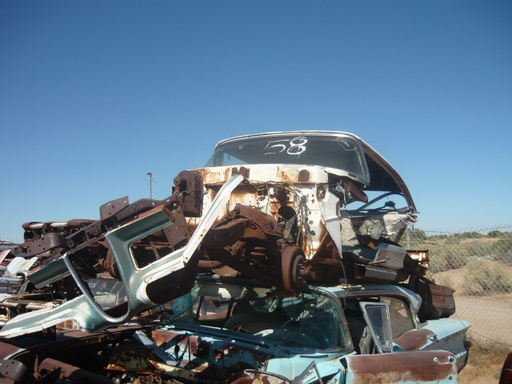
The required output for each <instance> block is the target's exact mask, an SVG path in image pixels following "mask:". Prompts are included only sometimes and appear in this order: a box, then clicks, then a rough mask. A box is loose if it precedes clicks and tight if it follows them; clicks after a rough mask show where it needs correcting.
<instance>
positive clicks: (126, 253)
mask: <svg viewBox="0 0 512 384" xmlns="http://www.w3.org/2000/svg"><path fill="white" fill-rule="evenodd" d="M242 180H243V177H242V176H241V175H235V176H233V177H232V178H231V179H230V180H229V181H228V182H227V183H226V184H224V186H223V187H222V188H221V190H220V191H219V194H218V195H217V197H216V198H215V200H214V201H213V203H212V205H210V207H209V209H208V211H207V212H206V213H205V215H204V216H203V219H202V220H201V222H200V223H199V226H198V227H197V228H196V230H195V231H194V233H193V234H192V236H191V238H190V240H189V242H188V244H187V245H186V246H185V247H183V248H180V249H178V250H176V251H174V252H172V253H170V254H169V255H166V256H164V257H162V258H161V259H159V260H157V261H155V262H153V263H151V264H150V265H148V266H146V267H144V268H142V269H139V268H138V267H137V265H136V262H135V260H134V259H133V256H132V254H131V251H130V246H131V244H132V243H133V242H134V241H136V240H138V239H141V238H143V237H145V236H147V235H149V234H151V233H153V232H155V231H157V230H160V229H162V228H165V227H166V226H169V225H171V224H172V222H171V221H170V217H169V210H168V209H166V208H165V207H164V206H158V207H156V208H154V209H152V210H150V211H148V212H146V213H144V214H142V215H140V216H139V217H138V218H137V219H136V220H134V221H132V222H129V223H127V224H124V225H123V226H121V227H119V228H116V229H115V230H113V231H111V232H109V233H108V234H107V235H106V238H107V241H108V243H109V245H110V248H111V250H112V252H113V253H114V256H115V258H116V262H117V265H118V268H119V272H120V275H121V279H122V281H123V283H124V284H125V285H126V288H127V292H128V308H127V310H126V312H125V313H124V314H122V315H120V316H111V315H109V314H107V313H106V312H105V311H104V310H103V309H102V308H101V307H100V306H99V305H98V304H97V303H96V302H95V301H94V297H93V296H92V295H91V293H90V291H89V290H88V289H87V286H86V284H85V283H84V282H83V281H82V279H81V278H80V276H79V275H78V273H77V272H76V271H75V269H74V268H73V266H72V264H71V261H70V260H69V258H68V256H67V255H66V254H64V255H62V256H61V257H60V260H61V261H63V262H64V263H65V265H66V267H67V269H68V270H69V272H70V273H71V275H72V277H73V279H74V280H75V282H76V284H77V286H78V287H79V288H80V290H81V291H82V295H81V296H78V297H77V298H75V299H72V300H69V301H67V302H65V303H63V304H62V305H60V306H58V307H56V308H54V309H50V310H39V311H33V312H29V313H24V314H21V315H18V316H16V317H15V318H13V319H12V320H10V321H8V322H7V323H6V324H5V325H4V327H3V328H2V330H1V331H0V337H15V336H19V335H23V334H27V333H32V332H37V331H40V330H43V329H46V328H49V327H52V326H55V325H57V324H59V323H61V322H64V321H67V320H71V319H75V320H76V321H77V322H78V323H79V324H80V325H81V326H82V327H83V328H84V329H86V330H88V331H97V330H101V329H104V328H107V327H109V326H112V325H117V324H122V323H124V322H126V321H128V320H129V319H131V318H132V317H133V316H135V315H137V314H138V313H140V312H141V311H143V310H144V309H147V308H149V307H151V306H152V305H154V304H162V303H164V302H165V301H168V300H171V299H173V298H176V297H178V296H180V295H182V294H184V293H185V292H186V291H187V289H186V287H184V286H183V284H184V283H185V282H187V281H189V282H190V284H192V283H193V276H191V277H190V278H188V279H186V278H183V276H181V275H180V274H177V275H176V274H173V273H175V272H180V271H182V270H185V271H183V272H184V273H185V274H187V273H188V271H186V269H187V268H192V269H193V268H195V267H194V265H193V263H192V260H191V259H192V257H193V255H194V252H195V251H196V249H197V248H198V247H199V244H200V243H201V241H202V239H203V238H204V236H205V235H206V233H207V232H208V230H209V229H210V228H211V227H212V225H213V224H214V223H215V221H216V220H217V218H218V217H219V215H220V214H221V213H222V212H223V210H224V209H225V204H226V202H227V201H228V200H229V197H230V194H231V192H232V191H233V189H235V188H236V186H237V185H239V184H240V183H241V182H242ZM161 288H165V293H164V295H163V296H161ZM155 300H158V302H155Z"/></svg>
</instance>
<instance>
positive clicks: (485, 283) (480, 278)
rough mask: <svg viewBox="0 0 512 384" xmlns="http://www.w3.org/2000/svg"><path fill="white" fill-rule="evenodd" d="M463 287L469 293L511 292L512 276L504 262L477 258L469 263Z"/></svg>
mask: <svg viewBox="0 0 512 384" xmlns="http://www.w3.org/2000/svg"><path fill="white" fill-rule="evenodd" d="M462 289H463V291H464V293H466V294H468V295H490V294H493V293H511V292H512V276H510V275H509V274H507V272H506V270H505V269H504V268H503V264H501V263H498V262H496V263H493V262H490V261H488V260H485V259H482V258H476V259H474V260H472V261H471V262H469V263H468V271H467V273H466V275H465V276H464V282H463V285H462Z"/></svg>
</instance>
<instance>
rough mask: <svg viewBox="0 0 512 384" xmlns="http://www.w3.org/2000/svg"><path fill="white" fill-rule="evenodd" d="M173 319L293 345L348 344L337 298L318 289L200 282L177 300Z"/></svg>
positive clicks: (314, 346)
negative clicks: (283, 292) (293, 292)
mask: <svg viewBox="0 0 512 384" xmlns="http://www.w3.org/2000/svg"><path fill="white" fill-rule="evenodd" d="M173 313H174V315H175V318H174V320H184V321H188V322H193V323H195V324H199V325H205V326H209V327H216V328H221V329H225V330H230V331H237V332H242V333H244V334H252V335H254V336H257V337H261V338H264V339H265V340H269V341H272V342H276V343H280V344H284V345H288V346H290V347H299V348H313V349H339V348H344V347H346V346H347V344H348V342H347V335H346V333H345V331H344V328H343V321H342V319H340V318H339V311H338V310H337V306H336V301H335V299H333V298H331V297H328V296H325V295H322V294H319V293H318V292H316V291H312V292H303V293H301V294H300V295H298V296H294V297H279V296H277V295H276V293H275V291H274V290H272V289H270V288H259V287H251V286H239V285H235V286H227V285H217V284H211V283H204V282H202V283H199V284H198V285H197V286H196V287H195V288H194V290H193V291H192V292H191V293H190V294H187V295H185V296H183V297H181V298H179V299H177V300H176V301H175V302H174V303H173Z"/></svg>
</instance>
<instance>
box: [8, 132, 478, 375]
mask: <svg viewBox="0 0 512 384" xmlns="http://www.w3.org/2000/svg"><path fill="white" fill-rule="evenodd" d="M170 192H171V195H170V196H169V197H168V198H165V199H163V200H153V199H142V200H138V201H135V202H133V203H131V202H130V201H129V199H128V198H127V197H122V198H119V199H117V200H114V201H110V202H107V203H105V204H104V205H102V206H101V207H100V209H99V211H100V218H99V219H97V220H84V219H73V220H68V221H60V222H29V223H26V224H24V225H23V230H24V239H25V241H24V244H22V245H20V246H19V247H17V248H16V249H15V248H14V247H10V248H6V249H4V250H3V251H2V252H1V253H0V258H1V259H2V260H1V261H2V270H1V272H0V273H1V274H2V275H1V277H0V299H1V300H0V326H1V328H0V355H1V360H0V383H29V384H32V383H44V384H54V383H55V384H57V383H59V384H61V383H141V384H142V383H148V384H149V383H183V384H190V383H226V384H227V383H234V384H248V383H268V384H278V383H322V384H329V383H331V384H343V383H448V382H449V383H453V382H457V379H458V375H459V372H460V371H461V370H462V369H463V368H464V366H465V364H466V361H467V354H468V351H467V349H466V348H467V346H466V345H465V335H466V332H467V330H468V328H469V326H470V324H469V323H468V322H466V321H462V320H460V319H455V318H450V316H451V315H453V314H454V312H455V302H454V299H453V291H452V290H451V289H450V288H448V287H444V286H440V285H436V284H435V283H434V282H433V281H431V280H429V279H427V278H426V272H427V270H428V250H418V249H416V250H414V249H407V246H402V245H401V244H403V243H404V242H406V236H404V235H405V234H406V229H407V227H408V226H411V225H413V224H414V223H415V222H416V220H417V214H418V212H417V210H416V206H415V204H414V201H413V199H412V196H411V194H410V192H409V189H408V188H407V186H406V184H405V183H404V180H403V179H402V177H401V176H400V175H399V173H398V172H397V171H396V170H395V169H394V168H393V167H392V166H391V165H390V164H389V163H388V162H387V161H386V160H385V159H384V158H383V157H382V156H381V155H380V154H379V153H378V152H377V151H375V150H374V149H373V148H372V147H371V146H370V145H368V144H367V143H366V142H365V141H363V140H362V139H360V138H359V137H357V136H355V135H353V134H350V133H342V132H331V131H296V132H293V131H289V132H274V133H263V134H256V135H248V136H240V137H235V138H232V139H227V140H224V141H221V142H220V143H219V144H217V146H216V147H215V149H214V151H213V154H212V156H211V158H210V160H209V161H208V162H207V163H206V165H205V166H204V167H203V168H199V169H190V170H184V171H182V172H180V173H179V174H178V175H176V177H175V178H174V183H173V188H172V191H170Z"/></svg>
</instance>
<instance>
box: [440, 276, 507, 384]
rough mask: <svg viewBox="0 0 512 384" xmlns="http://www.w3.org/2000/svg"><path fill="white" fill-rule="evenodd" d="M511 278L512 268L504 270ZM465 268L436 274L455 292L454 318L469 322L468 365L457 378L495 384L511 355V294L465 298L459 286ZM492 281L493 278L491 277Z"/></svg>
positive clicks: (472, 383)
mask: <svg viewBox="0 0 512 384" xmlns="http://www.w3.org/2000/svg"><path fill="white" fill-rule="evenodd" d="M504 269H505V270H507V271H508V272H509V273H510V274H511V275H512V268H511V267H504ZM466 273H467V267H464V268H460V269H457V270H450V271H446V272H441V273H437V274H435V275H434V278H435V279H436V281H437V282H438V283H440V284H444V285H449V286H451V287H452V288H454V289H455V290H456V292H455V303H456V306H457V312H456V313H455V315H454V316H453V317H454V318H460V319H463V320H468V321H469V322H471V324H472V326H471V328H470V329H469V332H468V339H469V341H470V347H469V359H468V364H467V365H466V367H465V368H464V369H463V370H462V372H461V373H460V376H459V383H462V384H488V383H498V381H499V375H500V373H501V368H502V366H503V362H504V361H505V358H506V356H507V355H508V353H509V352H511V351H512V332H511V331H510V330H511V326H512V294H510V293H509V294H494V295H489V296H467V295H464V293H463V289H462V285H463V283H464V276H465V274H466ZM490 278H492V277H490Z"/></svg>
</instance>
